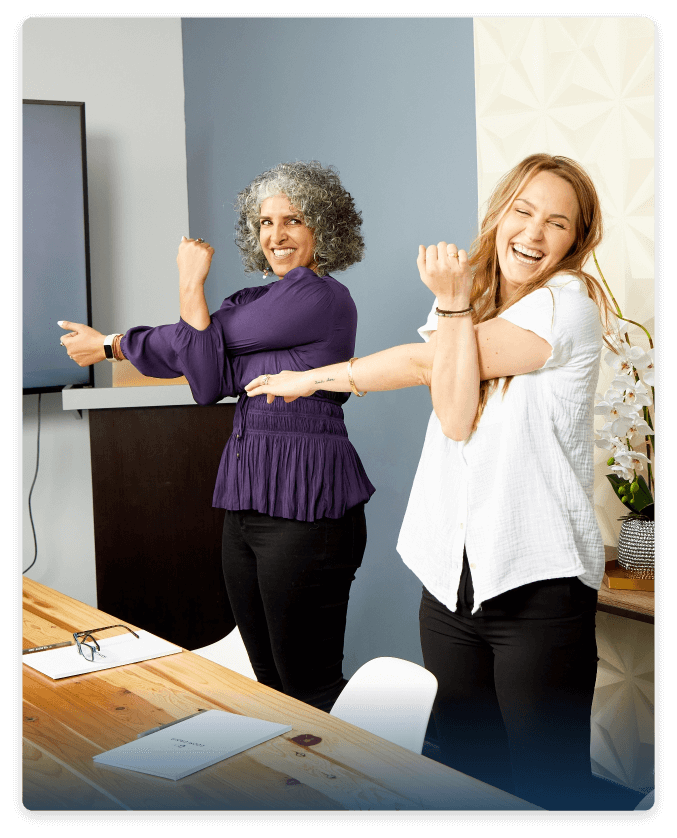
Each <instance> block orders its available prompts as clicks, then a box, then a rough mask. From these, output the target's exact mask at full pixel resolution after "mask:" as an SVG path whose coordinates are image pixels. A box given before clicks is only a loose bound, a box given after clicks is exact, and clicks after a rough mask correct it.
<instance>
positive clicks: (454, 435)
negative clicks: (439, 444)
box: [442, 425, 472, 442]
mask: <svg viewBox="0 0 677 838" xmlns="http://www.w3.org/2000/svg"><path fill="white" fill-rule="evenodd" d="M471 431H472V427H467V426H463V427H459V426H458V425H442V433H443V434H444V435H445V436H446V437H448V439H453V440H454V442H464V441H465V440H466V439H467V438H468V437H469V436H470V432H471Z"/></svg>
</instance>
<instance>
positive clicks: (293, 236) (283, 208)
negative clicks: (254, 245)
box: [259, 194, 315, 278]
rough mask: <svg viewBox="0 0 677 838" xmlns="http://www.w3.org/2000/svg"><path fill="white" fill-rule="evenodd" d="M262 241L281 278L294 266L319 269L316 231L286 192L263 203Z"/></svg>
mask: <svg viewBox="0 0 677 838" xmlns="http://www.w3.org/2000/svg"><path fill="white" fill-rule="evenodd" d="M259 220H260V223H261V229H260V231H259V240H260V242H261V249H262V250H263V253H264V256H265V257H266V259H267V260H268V264H269V265H270V266H271V267H272V269H273V273H274V274H275V275H276V276H277V277H280V278H281V277H283V276H284V275H285V274H287V273H289V271H291V270H293V269H294V268H300V267H304V268H310V269H311V270H313V269H314V268H315V262H314V260H313V251H314V249H315V238H314V236H313V231H312V230H311V229H310V228H309V227H306V225H305V223H304V221H303V216H302V214H301V213H300V212H299V211H298V210H297V209H295V208H294V207H293V206H292V205H291V204H290V203H289V198H287V196H286V195H282V194H280V195H274V196H273V197H272V198H266V199H265V201H263V202H262V203H261V209H260V210H259Z"/></svg>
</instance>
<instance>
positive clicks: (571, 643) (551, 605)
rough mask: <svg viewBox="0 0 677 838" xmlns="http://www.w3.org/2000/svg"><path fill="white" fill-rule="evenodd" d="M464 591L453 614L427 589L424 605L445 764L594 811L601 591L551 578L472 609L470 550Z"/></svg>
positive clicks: (546, 800) (528, 794)
mask: <svg viewBox="0 0 677 838" xmlns="http://www.w3.org/2000/svg"><path fill="white" fill-rule="evenodd" d="M459 596H460V604H459V608H458V610H457V611H456V612H451V611H449V610H448V609H447V608H446V607H445V606H444V605H442V603H440V602H439V601H438V600H437V599H435V597H433V596H432V594H430V592H429V591H427V590H426V589H425V588H424V590H423V597H422V599H421V608H420V627H421V645H422V649H423V659H424V661H425V666H426V669H429V670H430V671H431V672H432V673H433V674H434V675H435V677H436V678H437V680H438V684H439V687H438V693H437V698H436V701H435V706H434V709H433V714H434V719H435V725H436V728H437V733H438V736H439V738H440V746H441V749H442V757H443V759H444V761H445V762H446V763H447V764H448V765H450V766H452V767H453V768H456V769H458V770H459V771H462V772H463V773H465V774H469V775H470V776H473V777H476V778H478V779H480V780H483V781H484V782H486V783H490V784H491V785H494V786H498V787H499V788H502V789H504V790H506V791H508V792H511V793H513V794H516V795H517V796H518V797H521V798H523V799H525V800H528V801H531V802H532V803H535V804H537V805H538V806H542V807H543V808H546V809H580V808H588V807H587V805H586V803H587V801H586V799H585V798H586V795H587V794H588V788H589V782H590V779H591V770H590V710H591V706H592V698H593V693H594V689H595V679H596V674H597V644H596V641H595V610H596V601H597V592H596V591H594V590H592V589H591V588H588V587H587V586H586V585H584V584H583V583H582V582H581V581H580V580H579V579H577V578H575V577H573V578H561V579H550V580H547V581H544V582H535V583H532V584H529V585H524V586H522V587H520V588H516V589H515V590H512V591H508V592H506V593H504V594H501V595H500V596H497V597H494V598H493V599H490V600H488V601H487V602H485V603H484V604H483V607H482V610H481V611H478V612H477V613H476V614H475V615H474V616H472V615H471V609H472V600H473V589H472V577H471V575H470V571H469V568H468V563H467V557H465V556H464V570H463V574H462V576H461V584H460V586H459Z"/></svg>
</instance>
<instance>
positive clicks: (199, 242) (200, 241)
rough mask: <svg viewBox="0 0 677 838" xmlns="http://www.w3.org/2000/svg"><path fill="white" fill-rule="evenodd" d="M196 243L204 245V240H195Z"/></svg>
mask: <svg viewBox="0 0 677 838" xmlns="http://www.w3.org/2000/svg"><path fill="white" fill-rule="evenodd" d="M195 241H196V242H197V243H198V244H203V242H204V239H195Z"/></svg>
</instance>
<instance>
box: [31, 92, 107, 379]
mask: <svg viewBox="0 0 677 838" xmlns="http://www.w3.org/2000/svg"><path fill="white" fill-rule="evenodd" d="M22 168H23V192H22V209H23V392H24V394H26V393H46V392H55V391H58V390H62V389H63V388H64V387H66V386H67V385H74V386H92V385H93V383H94V379H93V368H92V367H79V366H78V365H77V364H76V363H75V362H74V361H72V360H71V359H70V358H69V357H68V355H67V354H66V350H65V349H64V348H63V346H61V344H60V343H59V338H60V336H61V335H62V334H64V332H63V331H62V330H61V329H60V328H59V327H58V326H57V320H64V319H68V320H71V321H74V322H77V323H86V324H87V325H90V326H91V323H92V315H91V291H90V270H89V225H88V217H87V159H86V150H85V105H84V102H51V101H41V100H34V99H24V100H23V166H22Z"/></svg>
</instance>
